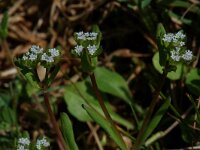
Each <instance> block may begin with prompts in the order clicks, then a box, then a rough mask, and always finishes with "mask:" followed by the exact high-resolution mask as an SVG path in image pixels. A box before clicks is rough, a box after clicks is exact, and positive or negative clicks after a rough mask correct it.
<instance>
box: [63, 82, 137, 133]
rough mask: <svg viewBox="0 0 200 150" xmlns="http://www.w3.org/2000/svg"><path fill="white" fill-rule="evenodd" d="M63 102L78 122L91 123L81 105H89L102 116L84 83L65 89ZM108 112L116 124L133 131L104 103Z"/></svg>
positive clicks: (90, 90) (92, 95)
mask: <svg viewBox="0 0 200 150" xmlns="http://www.w3.org/2000/svg"><path fill="white" fill-rule="evenodd" d="M64 100H65V102H66V103H67V106H68V107H67V108H68V110H69V112H70V113H71V115H73V116H74V117H75V118H77V119H78V120H80V121H83V122H85V121H91V118H90V117H89V115H88V114H87V112H86V111H85V110H84V109H83V108H82V107H81V105H82V104H84V105H86V104H89V105H91V106H92V107H93V108H94V109H95V110H97V111H98V112H99V113H100V114H103V112H102V110H101V108H100V106H99V104H98V101H97V99H96V97H95V96H94V94H93V91H92V88H91V86H90V84H89V83H88V82H86V81H82V82H77V83H75V84H72V85H69V86H67V87H66V88H65V93H64ZM105 104H106V106H107V108H108V111H109V113H110V115H111V117H112V118H113V120H114V121H116V122H117V123H119V124H121V125H123V126H125V127H126V128H128V129H133V125H132V124H131V123H130V122H129V121H127V120H125V119H124V118H122V117H121V116H119V115H118V114H116V113H115V112H113V111H112V109H111V105H110V104H108V103H107V102H105Z"/></svg>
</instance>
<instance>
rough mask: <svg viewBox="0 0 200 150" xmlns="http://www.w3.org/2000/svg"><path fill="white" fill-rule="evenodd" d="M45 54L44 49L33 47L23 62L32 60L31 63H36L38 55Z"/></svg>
mask: <svg viewBox="0 0 200 150" xmlns="http://www.w3.org/2000/svg"><path fill="white" fill-rule="evenodd" d="M41 53H43V48H40V47H39V46H37V45H32V46H31V48H30V51H29V52H27V53H26V54H25V55H24V56H23V57H22V59H23V60H30V61H34V60H36V59H37V58H38V54H41Z"/></svg>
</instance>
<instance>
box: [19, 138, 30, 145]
mask: <svg viewBox="0 0 200 150" xmlns="http://www.w3.org/2000/svg"><path fill="white" fill-rule="evenodd" d="M18 143H19V144H23V145H29V144H30V140H29V139H28V138H19V140H18Z"/></svg>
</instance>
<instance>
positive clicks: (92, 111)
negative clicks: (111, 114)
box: [82, 105, 127, 150]
mask: <svg viewBox="0 0 200 150" xmlns="http://www.w3.org/2000/svg"><path fill="white" fill-rule="evenodd" d="M82 106H83V108H84V109H85V110H86V111H87V113H88V114H89V115H90V117H91V118H92V119H93V120H94V121H95V122H96V123H97V124H99V125H100V126H101V127H102V128H103V129H104V130H105V131H106V132H107V133H108V134H109V135H110V137H111V138H112V139H113V140H114V141H115V143H116V144H117V145H118V146H119V147H120V148H121V149H122V150H127V147H126V145H125V144H124V142H123V141H122V139H121V138H120V137H119V136H118V134H117V132H116V130H115V129H113V127H112V126H111V124H110V123H109V122H108V121H107V120H106V119H105V118H104V117H103V116H102V115H101V114H99V113H98V112H97V111H96V110H95V109H93V108H92V107H89V106H86V105H82Z"/></svg>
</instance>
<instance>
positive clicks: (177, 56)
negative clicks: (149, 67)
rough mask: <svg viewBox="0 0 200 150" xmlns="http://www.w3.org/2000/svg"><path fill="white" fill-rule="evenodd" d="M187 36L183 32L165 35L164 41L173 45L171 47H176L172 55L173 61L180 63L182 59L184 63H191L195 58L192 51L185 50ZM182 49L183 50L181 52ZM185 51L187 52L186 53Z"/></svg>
mask: <svg viewBox="0 0 200 150" xmlns="http://www.w3.org/2000/svg"><path fill="white" fill-rule="evenodd" d="M185 38H186V35H185V34H183V32H182V31H178V32H177V33H175V34H174V33H167V34H164V36H163V38H162V40H163V41H164V42H166V43H172V44H171V46H174V50H172V51H171V52H170V53H171V56H170V57H171V59H172V60H173V61H176V62H179V61H180V60H181V59H182V60H184V61H191V60H192V58H193V54H192V51H190V50H185V47H184V46H185V42H184V39H185ZM181 49H182V50H181ZM184 50H185V52H184Z"/></svg>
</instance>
